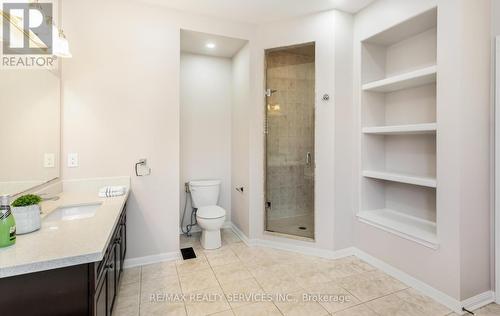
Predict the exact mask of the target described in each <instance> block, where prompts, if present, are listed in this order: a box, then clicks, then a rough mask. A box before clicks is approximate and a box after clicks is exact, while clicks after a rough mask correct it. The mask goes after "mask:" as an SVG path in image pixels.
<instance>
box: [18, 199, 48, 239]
mask: <svg viewBox="0 0 500 316" xmlns="http://www.w3.org/2000/svg"><path fill="white" fill-rule="evenodd" d="M12 215H14V219H15V221H16V234H17V235H22V234H27V233H31V232H34V231H35V230H39V229H40V227H41V223H42V220H41V216H40V206H39V205H30V206H23V207H13V208H12Z"/></svg>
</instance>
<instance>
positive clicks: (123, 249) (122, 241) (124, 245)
mask: <svg viewBox="0 0 500 316" xmlns="http://www.w3.org/2000/svg"><path fill="white" fill-rule="evenodd" d="M123 212H126V210H124V211H123ZM121 225H122V227H121V237H120V262H121V269H122V270H123V263H124V262H125V254H126V253H127V214H126V213H124V214H123V219H122V223H121Z"/></svg>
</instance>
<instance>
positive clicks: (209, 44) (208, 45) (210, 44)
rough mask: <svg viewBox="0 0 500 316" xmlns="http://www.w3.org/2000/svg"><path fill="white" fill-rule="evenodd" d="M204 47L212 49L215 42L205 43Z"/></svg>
mask: <svg viewBox="0 0 500 316" xmlns="http://www.w3.org/2000/svg"><path fill="white" fill-rule="evenodd" d="M205 47H206V48H210V49H214V48H215V43H207V44H206V45H205Z"/></svg>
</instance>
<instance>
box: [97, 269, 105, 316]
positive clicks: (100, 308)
mask: <svg viewBox="0 0 500 316" xmlns="http://www.w3.org/2000/svg"><path fill="white" fill-rule="evenodd" d="M106 285H107V274H104V276H103V277H102V278H101V280H100V281H99V283H98V284H97V288H96V292H95V296H94V316H106V315H108V314H107V312H108V304H107V300H106V297H107V288H106Z"/></svg>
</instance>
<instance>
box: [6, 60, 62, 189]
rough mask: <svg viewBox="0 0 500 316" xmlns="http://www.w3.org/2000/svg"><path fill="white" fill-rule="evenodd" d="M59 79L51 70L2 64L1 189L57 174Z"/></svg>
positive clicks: (20, 186) (26, 186)
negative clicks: (3, 66)
mask: <svg viewBox="0 0 500 316" xmlns="http://www.w3.org/2000/svg"><path fill="white" fill-rule="evenodd" d="M59 80H60V78H59V76H58V75H57V74H56V73H55V72H51V71H49V70H41V69H0V194H2V195H4V194H9V195H15V194H18V193H21V192H23V191H26V190H28V189H30V188H33V187H36V186H39V185H41V184H43V183H46V182H48V181H50V180H53V179H56V178H58V177H59V172H60V170H59V169H60V167H59V157H60V135H61V134H60V126H61V124H60V115H61V113H60V85H59Z"/></svg>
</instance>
